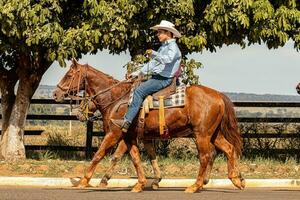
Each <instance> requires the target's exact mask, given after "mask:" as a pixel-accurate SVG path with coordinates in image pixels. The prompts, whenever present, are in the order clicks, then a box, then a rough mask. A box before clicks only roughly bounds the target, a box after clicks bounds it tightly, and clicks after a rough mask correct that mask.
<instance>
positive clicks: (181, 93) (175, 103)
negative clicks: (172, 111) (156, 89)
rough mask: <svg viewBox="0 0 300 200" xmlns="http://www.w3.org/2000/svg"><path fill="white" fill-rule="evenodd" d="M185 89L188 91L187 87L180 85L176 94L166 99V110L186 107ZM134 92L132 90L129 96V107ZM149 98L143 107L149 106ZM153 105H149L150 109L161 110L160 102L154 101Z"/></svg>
mask: <svg viewBox="0 0 300 200" xmlns="http://www.w3.org/2000/svg"><path fill="white" fill-rule="evenodd" d="M185 89H186V85H180V86H178V87H176V93H174V94H172V95H170V96H168V97H165V99H164V107H165V108H171V107H180V106H184V105H185ZM133 91H134V89H131V91H130V95H129V102H128V105H129V104H130V103H131V102H132V99H133ZM145 101H148V100H147V98H146V99H145V100H144V103H143V105H145V104H148V102H145ZM149 103H152V105H149V107H150V108H151V109H158V108H159V101H158V100H154V99H153V100H152V101H151V102H149Z"/></svg>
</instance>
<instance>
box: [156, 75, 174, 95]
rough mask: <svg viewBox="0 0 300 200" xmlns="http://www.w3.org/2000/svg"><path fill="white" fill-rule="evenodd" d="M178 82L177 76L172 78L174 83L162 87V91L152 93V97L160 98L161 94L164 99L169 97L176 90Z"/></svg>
mask: <svg viewBox="0 0 300 200" xmlns="http://www.w3.org/2000/svg"><path fill="white" fill-rule="evenodd" d="M176 82H177V77H174V78H173V80H172V83H171V84H170V85H169V86H167V87H165V88H163V89H161V90H160V91H158V92H155V93H154V94H152V97H153V99H154V100H158V99H159V96H163V97H164V99H165V98H167V97H168V96H170V95H172V94H174V93H175V92H176Z"/></svg>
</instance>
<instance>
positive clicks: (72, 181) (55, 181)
mask: <svg viewBox="0 0 300 200" xmlns="http://www.w3.org/2000/svg"><path fill="white" fill-rule="evenodd" d="M100 180H101V179H100V178H94V179H91V181H90V185H91V186H92V187H96V186H97V185H99V183H100ZM78 182H79V178H46V177H6V176H2V177H0V186H39V187H73V186H75V185H76V184H77V183H78ZM136 182H137V179H111V180H109V181H108V187H112V188H113V187H132V186H134V184H135V183H136ZM151 182H152V180H151V179H148V184H147V186H150V184H151ZM193 183H195V179H162V180H161V182H160V183H159V187H162V188H166V187H188V186H190V185H192V184H193ZM204 187H205V188H223V187H226V188H227V187H230V188H234V186H233V184H232V183H231V181H230V180H229V179H210V181H209V183H208V184H207V185H205V186H204ZM247 187H280V188H289V187H293V188H300V179H246V188H247Z"/></svg>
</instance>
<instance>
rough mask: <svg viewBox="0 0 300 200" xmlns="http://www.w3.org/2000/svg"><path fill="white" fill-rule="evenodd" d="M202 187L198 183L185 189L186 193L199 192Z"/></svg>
mask: <svg viewBox="0 0 300 200" xmlns="http://www.w3.org/2000/svg"><path fill="white" fill-rule="evenodd" d="M200 188H202V187H201V186H198V185H197V184H193V185H191V186H190V187H188V188H186V189H185V191H184V192H185V193H195V192H197V191H198V190H199V189H200Z"/></svg>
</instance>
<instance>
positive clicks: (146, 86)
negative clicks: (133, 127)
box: [125, 75, 172, 123]
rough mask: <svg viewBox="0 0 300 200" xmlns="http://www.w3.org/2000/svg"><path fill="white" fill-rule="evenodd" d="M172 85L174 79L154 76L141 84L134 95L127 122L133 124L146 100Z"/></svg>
mask: <svg viewBox="0 0 300 200" xmlns="http://www.w3.org/2000/svg"><path fill="white" fill-rule="evenodd" d="M171 83H172V78H165V77H162V76H160V75H153V76H152V78H151V79H149V80H147V81H145V82H143V83H141V84H140V85H139V86H138V87H137V88H136V89H135V90H134V93H133V99H132V102H131V104H130V105H129V107H128V111H127V113H126V114H125V120H126V121H128V122H130V123H132V121H133V119H134V118H135V116H136V115H137V113H138V112H139V110H140V107H141V105H142V103H143V101H144V99H145V98H146V97H147V96H148V95H151V94H153V93H155V92H157V91H159V90H161V89H163V88H165V87H167V86H168V85H170V84H171Z"/></svg>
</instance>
